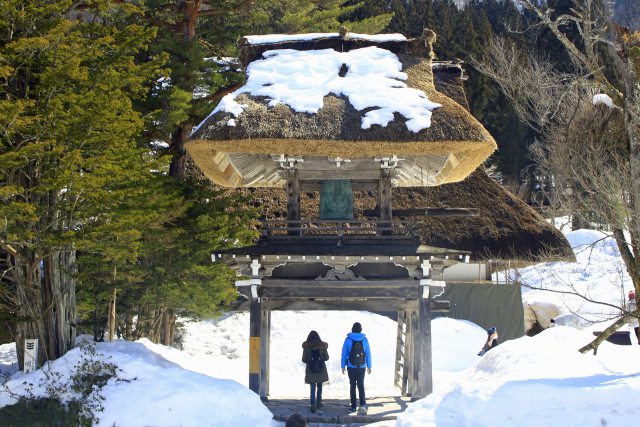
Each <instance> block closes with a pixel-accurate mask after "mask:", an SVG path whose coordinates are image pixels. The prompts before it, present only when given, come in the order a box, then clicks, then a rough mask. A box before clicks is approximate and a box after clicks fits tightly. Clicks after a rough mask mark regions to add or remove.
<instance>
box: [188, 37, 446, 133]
mask: <svg viewBox="0 0 640 427" xmlns="http://www.w3.org/2000/svg"><path fill="white" fill-rule="evenodd" d="M263 57H264V58H263V59H260V60H256V61H254V62H252V63H251V64H249V66H248V67H247V82H246V84H245V85H244V86H243V87H241V88H240V89H238V90H236V91H235V92H233V93H230V94H228V95H226V96H225V97H224V98H222V100H221V101H220V103H219V104H218V106H217V107H216V108H215V109H214V110H213V112H212V113H211V115H213V114H215V113H217V112H218V111H225V112H227V113H231V114H233V115H234V116H235V117H238V116H239V115H240V114H241V113H242V111H243V110H244V108H246V105H243V104H240V103H238V102H237V101H236V98H237V97H238V96H239V95H241V94H243V93H248V94H251V95H253V96H262V97H266V98H267V99H268V100H269V102H268V105H269V106H270V107H273V106H275V105H278V104H286V105H288V106H290V107H291V108H292V109H293V110H295V111H297V112H300V113H310V114H315V113H317V112H318V111H319V110H320V109H321V108H322V106H323V102H324V97H325V96H327V95H329V94H330V93H332V94H334V95H337V96H340V95H344V96H346V97H347V98H348V99H349V102H350V103H351V105H353V107H354V108H355V109H356V110H358V111H362V110H364V109H369V108H372V110H370V111H368V112H367V113H365V114H364V116H363V117H362V121H361V127H362V129H369V128H370V127H371V126H373V125H379V126H383V127H385V126H387V125H388V124H389V122H391V121H393V120H394V114H395V113H398V114H400V115H402V116H404V117H405V118H406V119H407V120H406V127H407V129H409V130H410V131H412V132H420V131H421V130H422V129H425V128H428V127H429V126H431V112H432V110H434V109H435V108H438V107H440V106H441V105H440V104H437V103H435V102H431V101H429V99H428V98H427V95H426V94H425V93H424V92H423V91H421V90H418V89H413V88H409V87H407V85H406V84H405V83H404V81H403V80H406V79H407V74H406V73H404V72H402V64H401V63H400V61H399V60H398V57H397V56H396V55H395V54H393V53H391V52H389V51H388V50H385V49H380V48H378V47H366V48H362V49H355V50H352V51H349V52H336V51H335V50H333V49H322V50H309V51H298V50H293V49H280V50H271V51H267V52H265V53H264V54H263ZM341 69H342V70H343V72H342V73H341ZM340 74H343V77H341V76H340ZM211 115H210V116H211ZM205 122H206V119H205V120H204V121H203V122H202V123H200V125H198V127H196V128H195V129H194V132H196V131H197V130H198V129H199V128H200V126H202V124H203V123H205Z"/></svg>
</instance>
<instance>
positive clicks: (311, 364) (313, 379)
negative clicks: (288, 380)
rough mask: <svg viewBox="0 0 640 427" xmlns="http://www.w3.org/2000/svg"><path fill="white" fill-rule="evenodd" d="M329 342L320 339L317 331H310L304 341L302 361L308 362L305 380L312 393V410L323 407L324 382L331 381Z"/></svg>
mask: <svg viewBox="0 0 640 427" xmlns="http://www.w3.org/2000/svg"><path fill="white" fill-rule="evenodd" d="M328 348H329V344H327V343H326V342H324V341H322V340H321V339H320V335H318V333H317V332H316V331H311V332H309V336H307V340H306V341H305V342H303V343H302V361H303V362H304V363H306V364H307V367H306V369H305V372H304V382H305V383H307V384H309V389H310V395H311V412H312V413H315V412H316V410H318V409H321V408H322V406H323V405H322V383H326V382H327V381H329V374H328V373H327V364H326V363H325V362H326V361H327V360H329V352H328V351H327V349H328Z"/></svg>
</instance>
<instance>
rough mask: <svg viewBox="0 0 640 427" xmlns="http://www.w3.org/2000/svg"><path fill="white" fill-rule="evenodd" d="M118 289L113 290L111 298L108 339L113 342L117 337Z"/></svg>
mask: <svg viewBox="0 0 640 427" xmlns="http://www.w3.org/2000/svg"><path fill="white" fill-rule="evenodd" d="M116 296H117V291H116V288H113V291H112V292H111V296H110V297H109V309H108V321H107V324H108V325H109V328H108V334H107V339H108V340H109V341H113V340H114V339H115V337H116Z"/></svg>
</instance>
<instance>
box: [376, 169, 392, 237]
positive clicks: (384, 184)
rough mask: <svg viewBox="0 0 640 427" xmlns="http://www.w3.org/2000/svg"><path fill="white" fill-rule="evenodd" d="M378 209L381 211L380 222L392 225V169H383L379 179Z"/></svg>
mask: <svg viewBox="0 0 640 427" xmlns="http://www.w3.org/2000/svg"><path fill="white" fill-rule="evenodd" d="M378 211H379V212H380V218H379V220H380V222H381V223H382V226H383V227H384V226H387V227H389V226H391V225H392V222H391V216H392V211H391V170H389V169H381V170H380V179H379V180H378ZM378 234H392V232H388V233H387V232H383V233H380V232H378Z"/></svg>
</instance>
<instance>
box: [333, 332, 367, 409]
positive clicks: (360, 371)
mask: <svg viewBox="0 0 640 427" xmlns="http://www.w3.org/2000/svg"><path fill="white" fill-rule="evenodd" d="M340 364H341V367H342V374H344V368H345V367H346V368H347V371H348V373H349V391H350V394H351V412H355V411H356V409H357V408H356V387H358V395H359V396H360V409H359V410H358V414H360V415H366V414H367V401H366V398H365V395H364V373H365V367H366V369H367V373H369V374H371V348H370V347H369V341H368V340H367V337H366V336H365V335H364V334H363V333H362V325H361V324H360V323H359V322H356V323H354V324H353V327H352V328H351V333H349V334H347V338H346V339H345V340H344V344H343V345H342V358H341V362H340Z"/></svg>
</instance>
